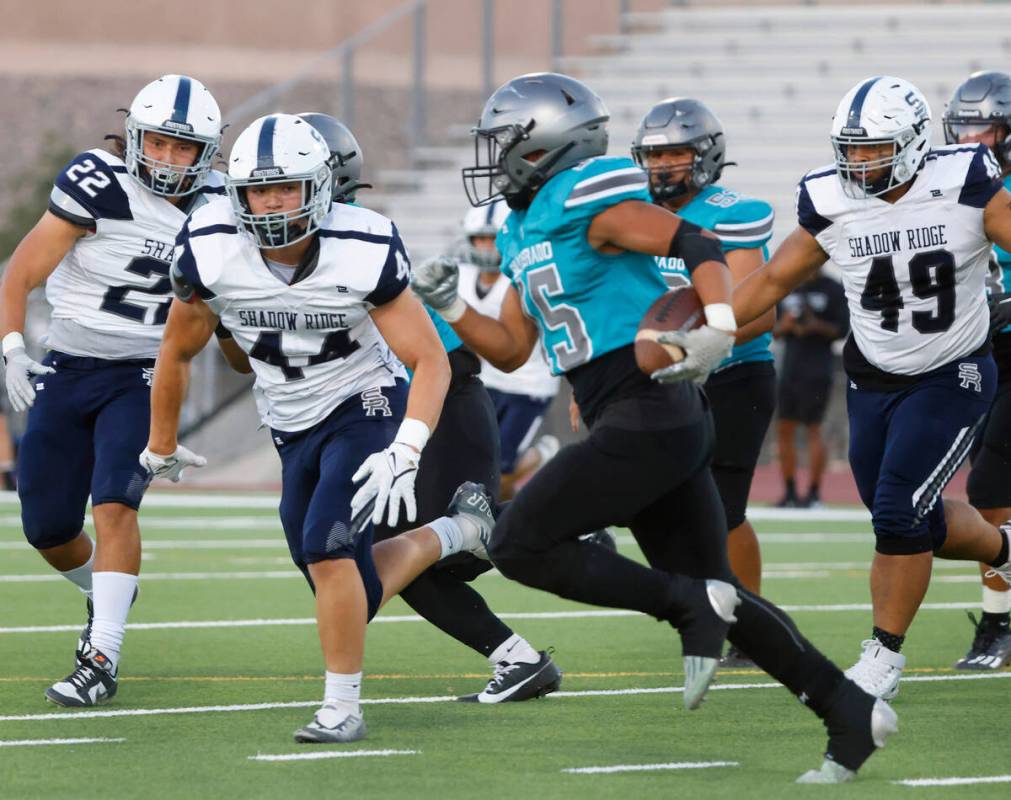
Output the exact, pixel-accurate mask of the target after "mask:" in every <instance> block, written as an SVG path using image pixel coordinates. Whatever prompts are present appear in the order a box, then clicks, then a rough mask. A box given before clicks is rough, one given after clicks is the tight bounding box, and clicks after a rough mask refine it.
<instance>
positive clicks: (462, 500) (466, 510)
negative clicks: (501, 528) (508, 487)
mask: <svg viewBox="0 0 1011 800" xmlns="http://www.w3.org/2000/svg"><path fill="white" fill-rule="evenodd" d="M446 516H448V517H455V516H462V517H464V518H465V519H464V521H465V522H469V523H471V524H469V525H461V526H460V530H461V531H462V532H463V536H464V543H463V547H462V549H463V550H464V551H466V552H469V553H473V554H474V555H475V556H477V557H478V558H483V559H484V560H485V561H488V543H489V542H490V541H491V531H492V528H494V527H495V517H494V515H493V513H492V504H491V498H490V497H489V496H488V492H487V491H485V488H484V486H483V485H482V484H480V483H473V482H472V481H466V482H465V483H461V484H460V487H459V488H458V489H457V490H456V494H454V495H453V499H452V500H450V501H449V508H447V509H446Z"/></svg>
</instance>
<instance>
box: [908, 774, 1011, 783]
mask: <svg viewBox="0 0 1011 800" xmlns="http://www.w3.org/2000/svg"><path fill="white" fill-rule="evenodd" d="M892 783H897V784H900V785H902V786H969V785H972V784H977V783H1011V775H986V776H979V777H976V778H909V779H907V780H904V781H892Z"/></svg>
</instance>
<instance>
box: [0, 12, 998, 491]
mask: <svg viewBox="0 0 1011 800" xmlns="http://www.w3.org/2000/svg"><path fill="white" fill-rule="evenodd" d="M0 18H2V19H3V20H4V25H3V28H2V30H0V121H2V125H3V129H4V133H5V136H4V139H5V146H4V147H3V148H0V262H3V261H5V260H6V259H7V258H8V256H9V255H10V253H11V252H12V251H13V249H14V248H15V247H16V246H17V243H18V241H19V240H20V238H21V237H22V236H23V235H24V233H25V232H27V230H28V229H29V228H30V227H31V226H32V225H33V224H34V223H35V221H36V220H37V219H38V217H39V216H40V214H41V213H42V212H43V210H44V209H45V206H46V199H47V197H48V193H49V189H50V187H51V182H52V179H53V177H54V176H55V174H56V173H57V172H58V170H59V169H60V167H61V166H62V165H63V164H64V163H65V162H66V161H67V160H69V158H70V157H71V156H73V155H74V154H75V153H76V152H79V151H81V150H84V149H88V148H91V147H97V146H101V143H102V137H103V136H104V135H105V134H108V133H119V132H121V130H122V121H123V114H122V112H121V111H118V110H117V109H122V108H124V107H125V106H127V105H129V103H130V101H131V100H132V98H133V96H134V94H135V93H136V92H137V91H138V90H139V89H140V88H141V87H142V86H143V85H144V84H146V83H147V82H149V81H151V80H153V79H154V78H156V77H157V76H159V75H161V74H165V73H185V74H189V75H192V76H194V77H197V78H199V79H200V80H201V81H203V82H204V83H205V84H206V85H207V86H208V88H210V90H211V91H212V92H213V93H214V95H215V97H216V98H217V100H218V102H219V104H220V105H221V108H222V111H223V112H224V118H225V121H226V122H227V123H228V124H229V125H230V128H229V129H228V130H227V131H226V136H225V144H224V152H225V153H227V151H228V148H229V147H230V145H231V142H232V141H233V140H234V137H235V135H236V134H237V133H238V132H239V131H241V130H242V128H243V127H245V125H247V124H248V123H249V122H251V121H252V120H253V119H254V118H256V117H257V116H260V115H262V114H265V113H269V112H271V111H285V112H291V113H297V112H302V111H322V112H326V113H330V114H333V115H335V116H338V117H339V118H341V119H342V120H343V121H345V122H346V123H348V124H349V125H350V126H351V127H352V128H353V130H354V131H355V133H356V135H357V137H358V139H359V142H360V143H361V145H362V149H363V151H364V155H365V176H364V177H365V179H366V180H368V181H369V182H371V183H373V184H374V185H375V189H374V190H373V191H371V192H366V193H362V194H360V195H359V198H358V200H359V202H360V203H362V204H364V205H367V206H369V207H372V208H375V209H376V210H379V211H381V212H383V213H385V214H387V215H389V216H391V217H392V218H393V219H394V220H395V221H396V223H397V225H398V227H399V228H400V230H401V232H402V234H403V237H404V240H405V242H406V244H407V247H408V249H409V250H410V252H411V256H412V259H414V260H418V259H421V258H424V257H426V256H430V255H433V254H436V253H438V252H440V251H442V250H443V249H445V248H447V247H448V246H449V245H450V243H451V242H452V240H453V239H454V238H455V237H456V236H457V235H458V231H459V223H460V219H461V217H462V215H463V213H464V212H465V210H466V208H467V206H466V198H465V197H464V194H463V191H462V184H461V181H460V173H459V170H460V167H461V166H463V165H465V164H469V163H471V159H472V152H473V151H472V145H471V143H470V140H469V136H468V131H469V129H470V126H471V125H473V124H474V122H475V121H476V120H477V117H478V115H479V113H480V110H481V107H482V104H483V101H484V99H485V98H486V97H487V95H488V94H490V92H491V91H492V90H493V89H494V88H495V87H496V86H497V85H499V84H500V83H502V82H503V81H505V80H507V79H508V78H510V77H513V76H514V75H517V74H520V73H524V72H533V71H541V70H556V71H562V72H567V73H570V74H572V75H574V76H576V77H578V78H580V79H581V80H584V81H585V82H587V83H588V84H589V85H590V86H591V87H592V88H593V89H595V90H596V91H597V92H598V93H599V94H600V95H601V97H602V98H603V99H604V101H605V102H606V103H607V105H608V107H609V108H610V111H611V117H612V121H611V127H610V129H611V151H610V154H611V155H625V154H627V153H628V147H629V144H630V143H631V140H632V137H633V135H634V133H635V129H636V127H637V125H638V122H639V120H640V118H641V117H642V115H643V114H644V113H645V112H646V111H647V110H648V109H649V107H650V106H651V105H652V104H653V103H655V102H656V101H658V100H660V99H662V98H664V97H668V96H671V95H690V96H694V97H697V98H699V99H701V100H704V101H705V102H706V103H707V104H708V105H709V106H710V108H712V109H713V110H714V111H715V113H716V114H717V115H718V116H719V117H720V118H721V119H722V121H723V123H724V126H725V129H726V136H727V142H728V158H729V159H730V160H732V161H735V162H737V163H738V166H736V167H732V168H729V169H728V170H727V171H726V172H725V173H724V176H723V179H722V181H721V184H723V185H726V186H728V187H730V188H733V189H736V190H737V191H739V192H742V193H744V194H749V195H753V196H756V197H759V198H762V199H764V200H766V201H768V202H770V203H771V204H772V205H773V207H774V208H775V210H776V213H777V224H776V234H775V237H774V239H773V245H775V244H776V243H777V242H778V241H780V240H781V239H782V238H783V237H784V236H785V235H787V234H788V233H789V232H790V230H791V229H792V227H793V226H794V224H795V219H794V217H793V194H794V189H795V186H796V184H797V181H798V179H799V178H800V177H801V176H802V175H803V174H804V173H805V172H806V171H808V170H809V169H812V168H814V167H816V166H819V165H822V164H825V163H827V162H829V161H831V158H832V153H831V149H830V146H829V142H828V130H829V124H830V121H831V118H832V114H833V112H834V110H835V106H836V104H837V102H838V100H839V99H840V97H841V96H842V95H843V93H844V92H845V91H846V90H847V89H849V88H850V86H852V85H853V84H854V83H856V82H857V81H858V80H860V79H862V78H865V77H867V76H870V75H874V74H895V75H899V76H901V77H904V78H907V79H909V80H911V81H912V82H913V83H915V84H916V85H917V86H919V87H920V89H921V90H923V91H924V93H925V94H926V96H927V98H928V99H929V101H930V103H931V105H932V110H933V119H934V121H935V124H934V130H935V140H936V141H937V142H941V141H942V135H941V129H940V124H939V119H940V115H941V113H942V112H943V110H944V104H945V102H946V100H947V98H948V96H949V95H950V93H951V91H952V89H953V88H954V87H955V86H956V85H957V84H959V83H960V82H962V81H963V80H964V79H965V78H966V77H967V76H968V75H969V74H970V73H971V72H973V71H975V70H979V69H1003V70H1009V69H1011V3H1007V2H979V1H977V2H968V1H961V2H960V1H956V0H948V1H947V2H931V3H924V2H901V0H897V1H896V0H893V2H889V3H882V2H874V0H845V2H834V1H833V0H823V1H822V2H800V1H799V0H795V1H794V2H790V1H789V0H781V1H780V2H768V1H766V2H732V1H731V0H705V1H702V0H699V1H698V2H691V1H690V0H682V1H681V2H671V1H670V0H593V2H588V1H587V0H372V2H370V3H367V4H366V3H360V2H352V0H299V2H298V3H296V4H288V5H286V6H282V5H281V4H278V3H276V2H265V1H264V0H174V2H172V3H171V4H165V3H161V2H153V0H134V1H133V2H132V3H129V4H123V3H120V2H113V0H92V1H91V2H89V3H88V4H87V6H86V7H83V8H82V6H81V4H80V3H78V2H70V0H39V1H38V2H35V3H33V4H26V3H24V2H16V1H15V0H0ZM38 294H40V296H39V297H38V298H37V299H36V304H35V311H34V313H33V316H32V320H31V322H30V326H29V330H28V335H27V336H26V338H28V339H29V340H30V341H36V342H37V340H38V338H39V336H40V335H41V333H42V332H43V330H44V326H45V321H46V308H45V303H44V299H43V298H42V297H41V293H38ZM843 388H844V387H843V382H842V381H841V380H839V381H836V396H834V397H833V400H832V402H831V404H830V407H829V416H828V419H827V422H826V426H825V430H826V434H827V438H828V442H829V446H830V452H831V454H832V458H833V468H834V469H835V471H836V472H838V473H839V474H841V475H848V472H847V471H846V468H845V462H844V459H845V440H846V429H845V406H844V399H843V397H842V393H843ZM563 394H564V395H565V396H564V397H562V398H560V399H559V401H558V402H557V403H556V406H557V407H556V408H555V409H554V410H553V413H552V415H551V416H550V418H549V419H548V421H547V430H548V431H549V432H552V433H554V434H555V435H558V436H559V437H560V438H563V440H564V439H565V438H566V437H567V436H569V435H570V434H569V433H568V431H567V424H566V421H565V419H566V417H565V414H564V404H565V402H567V391H563ZM10 422H11V428H12V430H13V431H14V433H15V434H16V433H17V431H18V430H19V426H20V424H21V423H20V421H19V420H18V419H16V418H15V419H11V420H10ZM256 426H257V418H256V414H255V411H254V408H253V403H252V400H251V397H250V393H249V392H248V379H246V378H244V377H242V376H238V375H234V374H232V373H230V372H229V371H228V370H227V367H226V366H225V365H224V362H223V361H222V360H221V359H220V357H219V355H218V353H217V350H216V348H213V347H210V348H208V350H207V351H206V352H205V353H204V354H203V355H202V357H201V360H200V363H199V364H198V365H197V367H196V370H195V374H194V380H193V383H192V385H191V395H190V398H189V399H188V402H187V407H186V414H185V419H184V427H185V431H186V434H187V435H186V438H185V441H186V443H187V445H188V446H190V447H192V448H194V449H196V450H198V452H202V453H205V454H206V455H207V456H209V459H210V464H209V466H208V467H207V469H206V470H203V471H201V473H200V474H199V475H193V476H192V479H193V481H194V482H200V483H202V484H205V485H214V486H229V487H242V486H245V487H249V488H255V487H260V486H267V485H271V486H273V485H277V483H278V481H279V470H278V464H277V459H276V456H275V455H274V451H273V448H272V446H271V445H270V442H269V438H268V436H267V435H266V433H265V432H264V431H258V430H257V427H256ZM766 451H767V452H766V454H765V455H764V456H763V462H766V464H767V466H766V467H764V468H763V469H762V470H760V472H759V475H757V476H756V482H755V489H754V491H753V498H754V499H758V500H771V499H775V495H776V494H777V493H778V492H779V484H778V481H777V479H776V478H775V473H774V470H773V469H772V467H771V466H769V465H768V462H769V461H770V459H771V458H772V457H773V456H774V455H775V453H774V452H773V451H772V448H770V447H769V446H767V448H766ZM187 477H188V479H189V478H190V476H187ZM840 481H841V482H840V484H839V486H840V487H841V488H839V489H838V495H839V496H838V497H837V496H835V494H833V493H831V492H829V491H826V492H825V499H828V500H834V499H846V500H852V499H855V495H854V494H853V492H852V487H851V485H849V484H846V480H845V478H841V479H840ZM953 488H954V490H955V492H956V493H957V491H958V484H957V483H956V484H955V485H954V486H953Z"/></svg>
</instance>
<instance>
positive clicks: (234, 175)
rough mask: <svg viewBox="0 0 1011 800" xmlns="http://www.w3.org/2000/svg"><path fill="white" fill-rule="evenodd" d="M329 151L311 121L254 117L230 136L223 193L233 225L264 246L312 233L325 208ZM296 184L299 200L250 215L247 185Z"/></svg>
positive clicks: (329, 194) (289, 116)
mask: <svg viewBox="0 0 1011 800" xmlns="http://www.w3.org/2000/svg"><path fill="white" fill-rule="evenodd" d="M329 161H330V150H329V149H328V148H327V145H326V142H325V141H324V140H323V137H322V136H321V135H320V133H319V131H317V130H316V129H315V128H314V127H313V126H312V125H310V124H309V123H308V122H306V121H305V120H304V119H301V118H300V117H296V116H294V115H292V114H270V115H268V116H266V117H260V118H259V119H258V120H256V121H255V122H254V123H253V124H252V125H250V126H249V127H248V128H246V129H245V130H244V131H243V132H242V133H241V134H239V138H238V139H236V140H235V144H234V145H233V147H232V152H231V155H230V157H229V159H228V180H227V182H226V185H227V188H228V196H229V198H230V199H231V201H232V208H233V209H234V211H235V217H236V219H237V220H238V223H239V226H240V227H241V228H242V229H243V230H245V231H246V232H247V233H249V234H250V235H252V237H253V238H254V239H255V240H256V243H257V246H259V247H260V248H263V249H266V250H270V249H274V248H277V247H285V246H287V245H289V244H294V243H295V242H298V241H301V240H302V239H304V238H305V237H307V236H310V235H311V234H313V233H315V232H316V230H317V229H318V228H319V225H320V223H321V222H322V221H323V219H324V217H326V215H327V214H328V213H329V212H330V205H331V200H332V197H333V194H332V189H333V177H332V176H333V173H332V172H331V170H330V165H329ZM295 181H300V182H301V183H302V205H301V206H299V207H298V208H297V209H295V210H293V211H282V212H277V213H272V214H254V213H253V212H252V211H251V210H250V208H249V203H248V201H247V199H246V190H247V189H248V188H249V187H250V186H263V185H265V184H271V183H292V182H295Z"/></svg>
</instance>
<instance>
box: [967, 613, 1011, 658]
mask: <svg viewBox="0 0 1011 800" xmlns="http://www.w3.org/2000/svg"><path fill="white" fill-rule="evenodd" d="M968 614H969V619H970V620H972V624H973V625H974V626H975V628H976V635H975V636H974V637H973V639H972V647H970V648H969V652H968V653H966V654H965V655H964V656H962V657H961V658H960V659H959V660H958V661H956V662H955V669H978V670H986V669H1000V668H1001V667H1004V666H1006V665H1007V664H1009V663H1011V630H1009V629H1008V626H1007V625H1006V624H1003V625H1002V624H1001V623H999V622H991V621H990V620H987V619H985V618H984V619H981V620H979V621H978V622H977V620H976V617H975V616H973V613H972V612H971V611H970V612H968Z"/></svg>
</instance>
